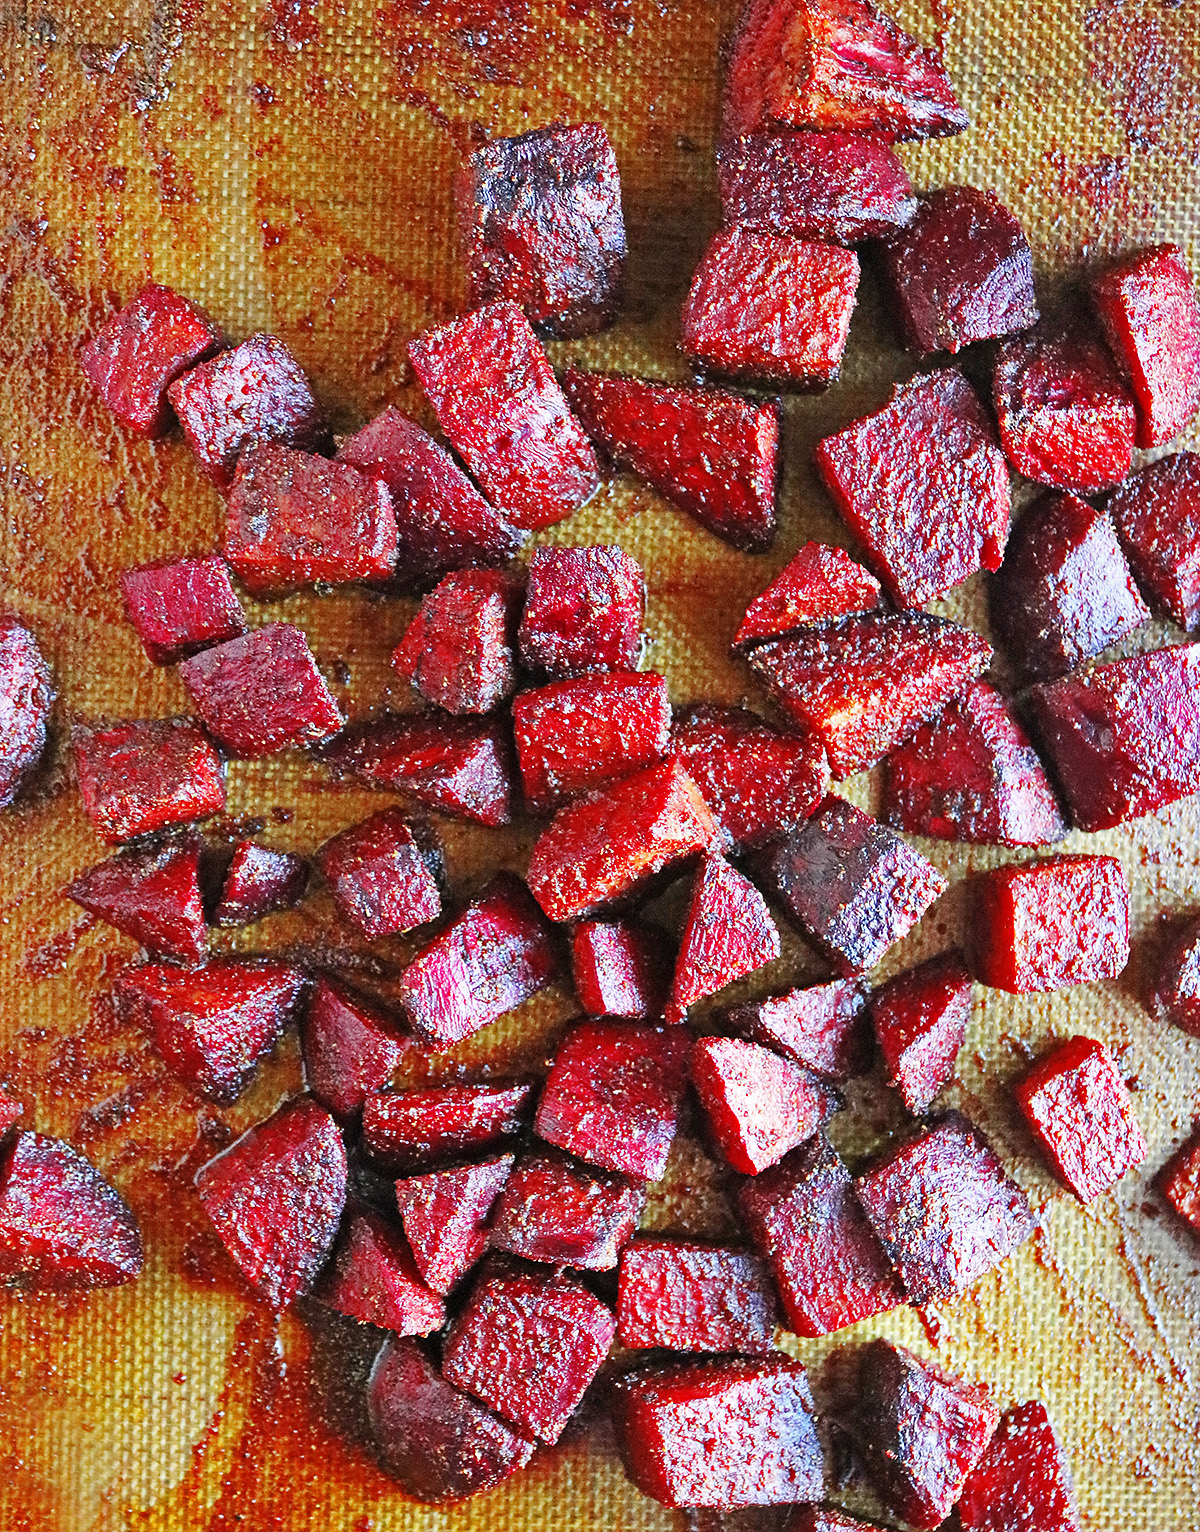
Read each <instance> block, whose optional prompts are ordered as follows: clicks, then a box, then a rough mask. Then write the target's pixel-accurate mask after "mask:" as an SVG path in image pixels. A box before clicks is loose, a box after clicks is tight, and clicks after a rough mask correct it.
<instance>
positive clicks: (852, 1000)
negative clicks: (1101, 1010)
mask: <svg viewBox="0 0 1200 1532" xmlns="http://www.w3.org/2000/svg"><path fill="white" fill-rule="evenodd" d="M725 1020H726V1022H727V1023H728V1025H729V1027H730V1030H731V1031H734V1032H737V1033H738V1034H740V1035H741V1036H743V1037H748V1038H749V1039H750V1041H751V1042H754V1043H762V1044H763V1046H764V1047H767V1048H774V1049H775V1050H776V1051H777V1052H779V1053H786V1054H787V1056H788V1058H790V1059H795V1060H796V1061H797V1062H798V1063H800V1064H803V1065H805V1066H806V1068H808V1069H811V1070H812V1071H813V1072H814V1074H818V1075H820V1076H821V1077H822V1078H823V1079H826V1080H835V1081H843V1080H849V1079H851V1078H852V1077H853V1076H854V1075H857V1074H862V1073H863V1072H864V1070H865V1069H866V1062H867V1061H866V1052H867V1050H866V1047H865V1044H866V1041H867V1039H866V1033H867V1031H868V1030H869V1029H868V1027H867V1026H866V1020H867V1012H866V998H865V995H864V992H863V986H862V983H861V982H860V980H858V979H835V980H834V982H833V983H832V984H815V985H812V986H810V987H809V988H808V989H790V990H787V991H786V992H785V993H784V994H782V995H769V996H767V998H766V999H764V1000H752V1001H749V1002H748V1003H747V1004H746V1005H739V1006H735V1007H734V1009H733V1010H732V1011H730V1012H729V1014H728V1015H727V1016H726V1018H725Z"/></svg>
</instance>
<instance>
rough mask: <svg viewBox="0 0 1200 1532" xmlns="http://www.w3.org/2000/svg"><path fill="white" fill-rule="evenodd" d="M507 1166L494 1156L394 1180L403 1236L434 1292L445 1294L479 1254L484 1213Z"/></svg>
mask: <svg viewBox="0 0 1200 1532" xmlns="http://www.w3.org/2000/svg"><path fill="white" fill-rule="evenodd" d="M512 1167H513V1156H512V1155H511V1154H498V1155H493V1156H492V1158H491V1159H487V1160H480V1161H478V1162H475V1163H472V1164H469V1165H451V1166H449V1167H447V1168H446V1169H445V1170H431V1171H427V1172H426V1173H425V1174H424V1175H421V1176H410V1177H409V1178H407V1179H406V1180H403V1181H397V1182H396V1207H397V1209H398V1210H399V1213H400V1221H401V1223H402V1224H403V1225H404V1237H405V1238H406V1239H407V1240H408V1243H409V1247H410V1248H411V1250H412V1254H413V1259H414V1261H415V1262H416V1265H417V1270H418V1271H419V1272H420V1273H421V1276H422V1278H423V1279H424V1281H425V1282H427V1283H428V1284H429V1286H430V1287H431V1288H432V1289H433V1291H434V1292H435V1293H443V1294H445V1293H448V1292H450V1290H451V1289H452V1288H454V1287H456V1286H457V1285H458V1283H459V1282H461V1281H462V1279H463V1277H465V1276H466V1274H467V1272H468V1271H470V1269H471V1267H472V1266H474V1264H475V1262H476V1261H477V1260H478V1259H479V1257H480V1256H481V1255H482V1254H483V1252H484V1248H485V1246H486V1244H487V1235H488V1219H489V1215H490V1214H491V1211H492V1208H493V1206H494V1204H495V1201H496V1198H497V1197H498V1196H499V1195H500V1193H501V1191H502V1190H503V1188H504V1183H505V1182H506V1181H507V1180H508V1174H509V1171H511V1170H512Z"/></svg>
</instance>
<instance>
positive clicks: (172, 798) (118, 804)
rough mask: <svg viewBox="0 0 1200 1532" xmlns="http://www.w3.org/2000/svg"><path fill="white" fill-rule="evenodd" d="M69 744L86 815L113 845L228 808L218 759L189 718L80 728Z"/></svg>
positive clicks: (206, 738)
mask: <svg viewBox="0 0 1200 1532" xmlns="http://www.w3.org/2000/svg"><path fill="white" fill-rule="evenodd" d="M71 743H72V746H73V748H74V753H75V774H76V778H77V780H78V782H79V796H80V797H81V798H82V800H83V811H84V813H85V814H86V815H87V817H88V818H89V819H90V820H91V821H92V824H93V825H94V826H95V827H96V831H97V833H98V834H99V835H101V836H103V838H104V839H105V840H106V841H108V843H109V844H110V845H112V844H114V843H115V842H117V841H123V840H132V839H133V837H134V836H135V835H146V834H148V833H149V832H150V831H151V830H162V829H164V828H165V827H166V826H167V825H174V824H190V823H191V822H192V821H193V820H196V819H207V818H208V816H209V815H210V814H219V813H220V812H221V810H222V809H223V808H224V807H225V780H224V778H223V776H222V774H221V758H220V756H219V755H218V754H217V752H216V751H215V750H214V749H213V747H212V744H211V742H210V741H209V738H208V736H207V735H206V734H205V732H204V730H203V729H200V728H197V726H196V725H195V724H194V723H189V722H188V721H187V720H185V719H181V718H145V719H141V720H139V721H137V722H133V723H119V724H116V725H114V727H112V728H111V729H88V728H78V729H76V730H75V732H74V734H73V736H72V739H71Z"/></svg>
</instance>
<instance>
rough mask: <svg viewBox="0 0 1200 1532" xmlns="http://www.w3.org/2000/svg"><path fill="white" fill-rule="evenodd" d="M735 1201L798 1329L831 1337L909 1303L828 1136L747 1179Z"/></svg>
mask: <svg viewBox="0 0 1200 1532" xmlns="http://www.w3.org/2000/svg"><path fill="white" fill-rule="evenodd" d="M737 1204H738V1210H739V1212H740V1213H741V1215H742V1221H743V1223H744V1224H745V1226H746V1231H747V1233H748V1234H749V1235H750V1238H751V1240H752V1241H753V1244H754V1247H755V1249H756V1250H758V1251H759V1252H760V1253H761V1254H762V1255H763V1257H764V1258H765V1259H766V1260H767V1261H768V1262H769V1263H770V1267H771V1272H772V1274H773V1275H774V1278H775V1285H776V1286H777V1287H778V1289H779V1295H780V1297H781V1298H782V1299H783V1307H784V1312H785V1314H786V1315H787V1323H788V1328H789V1329H791V1330H792V1331H793V1332H794V1333H795V1334H797V1335H807V1336H816V1335H832V1334H833V1332H834V1331H835V1330H841V1329H842V1328H844V1326H846V1325H852V1324H857V1323H858V1321H859V1320H860V1319H870V1318H871V1317H872V1316H873V1315H875V1314H884V1313H886V1312H887V1311H888V1310H889V1309H894V1308H895V1307H896V1306H897V1305H898V1304H900V1303H902V1302H903V1301H904V1291H903V1289H902V1288H901V1286H900V1283H899V1282H898V1281H897V1279H896V1275H895V1273H894V1272H893V1271H892V1268H891V1264H890V1263H889V1261H888V1259H887V1256H886V1255H884V1253H883V1246H882V1245H881V1244H880V1243H879V1240H878V1239H877V1238H876V1236H875V1233H874V1231H873V1229H872V1228H871V1225H870V1224H869V1223H868V1222H867V1216H866V1214H865V1213H864V1212H863V1210H862V1208H861V1206H860V1205H859V1201H858V1198H857V1197H856V1196H855V1194H854V1187H853V1185H852V1183H851V1180H850V1172H849V1171H848V1170H847V1169H846V1167H845V1165H844V1164H843V1163H842V1160H841V1158H840V1157H839V1155H838V1152H837V1150H836V1149H835V1148H834V1147H833V1145H832V1144H831V1143H830V1142H829V1140H828V1139H827V1138H826V1137H825V1135H824V1133H816V1134H814V1135H813V1137H812V1138H810V1139H809V1141H808V1143H806V1144H805V1145H804V1146H803V1147H802V1148H800V1149H797V1150H796V1151H795V1153H794V1154H789V1155H788V1157H787V1158H786V1159H785V1160H783V1161H781V1162H780V1163H779V1164H778V1165H776V1166H773V1167H772V1168H771V1169H770V1170H766V1171H764V1172H763V1174H762V1175H761V1176H756V1177H755V1179H754V1180H753V1181H743V1182H742V1183H741V1185H740V1186H739V1187H738V1192H737Z"/></svg>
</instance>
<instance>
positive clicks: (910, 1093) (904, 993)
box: [871, 952, 971, 1117]
mask: <svg viewBox="0 0 1200 1532" xmlns="http://www.w3.org/2000/svg"><path fill="white" fill-rule="evenodd" d="M970 1016H971V970H970V969H969V968H968V967H967V965H966V964H965V963H964V962H963V960H962V958H961V956H960V955H959V954H958V953H957V952H944V953H943V954H942V955H941V956H940V957H935V958H930V959H929V961H928V962H925V963H921V964H919V965H918V966H917V967H916V968H910V969H909V970H908V971H907V973H902V974H897V976H896V977H895V978H894V979H889V980H888V982H887V983H886V984H884V985H883V986H882V987H881V988H880V989H877V990H876V991H875V992H874V993H873V994H872V996H871V1020H872V1021H873V1022H874V1023H875V1036H876V1038H877V1039H878V1041H879V1051H880V1053H882V1054H883V1060H884V1063H885V1064H886V1065H887V1071H888V1084H889V1085H894V1086H895V1087H896V1088H897V1090H898V1091H899V1092H900V1095H901V1097H902V1099H903V1101H904V1105H905V1106H906V1107H907V1108H908V1110H909V1111H910V1112H911V1113H912V1114H913V1115H914V1116H915V1117H919V1116H920V1115H921V1113H922V1112H924V1111H925V1110H926V1109H927V1108H928V1107H929V1104H930V1103H931V1102H932V1100H933V1098H934V1097H935V1096H936V1095H937V1094H938V1093H939V1092H940V1091H941V1089H942V1087H943V1086H944V1085H945V1084H946V1082H947V1081H948V1080H949V1079H950V1077H951V1075H952V1074H953V1073H954V1064H955V1060H956V1059H957V1058H958V1050H959V1049H960V1048H961V1047H962V1045H963V1041H964V1039H965V1038H966V1035H967V1022H968V1021H969V1020H970Z"/></svg>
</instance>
